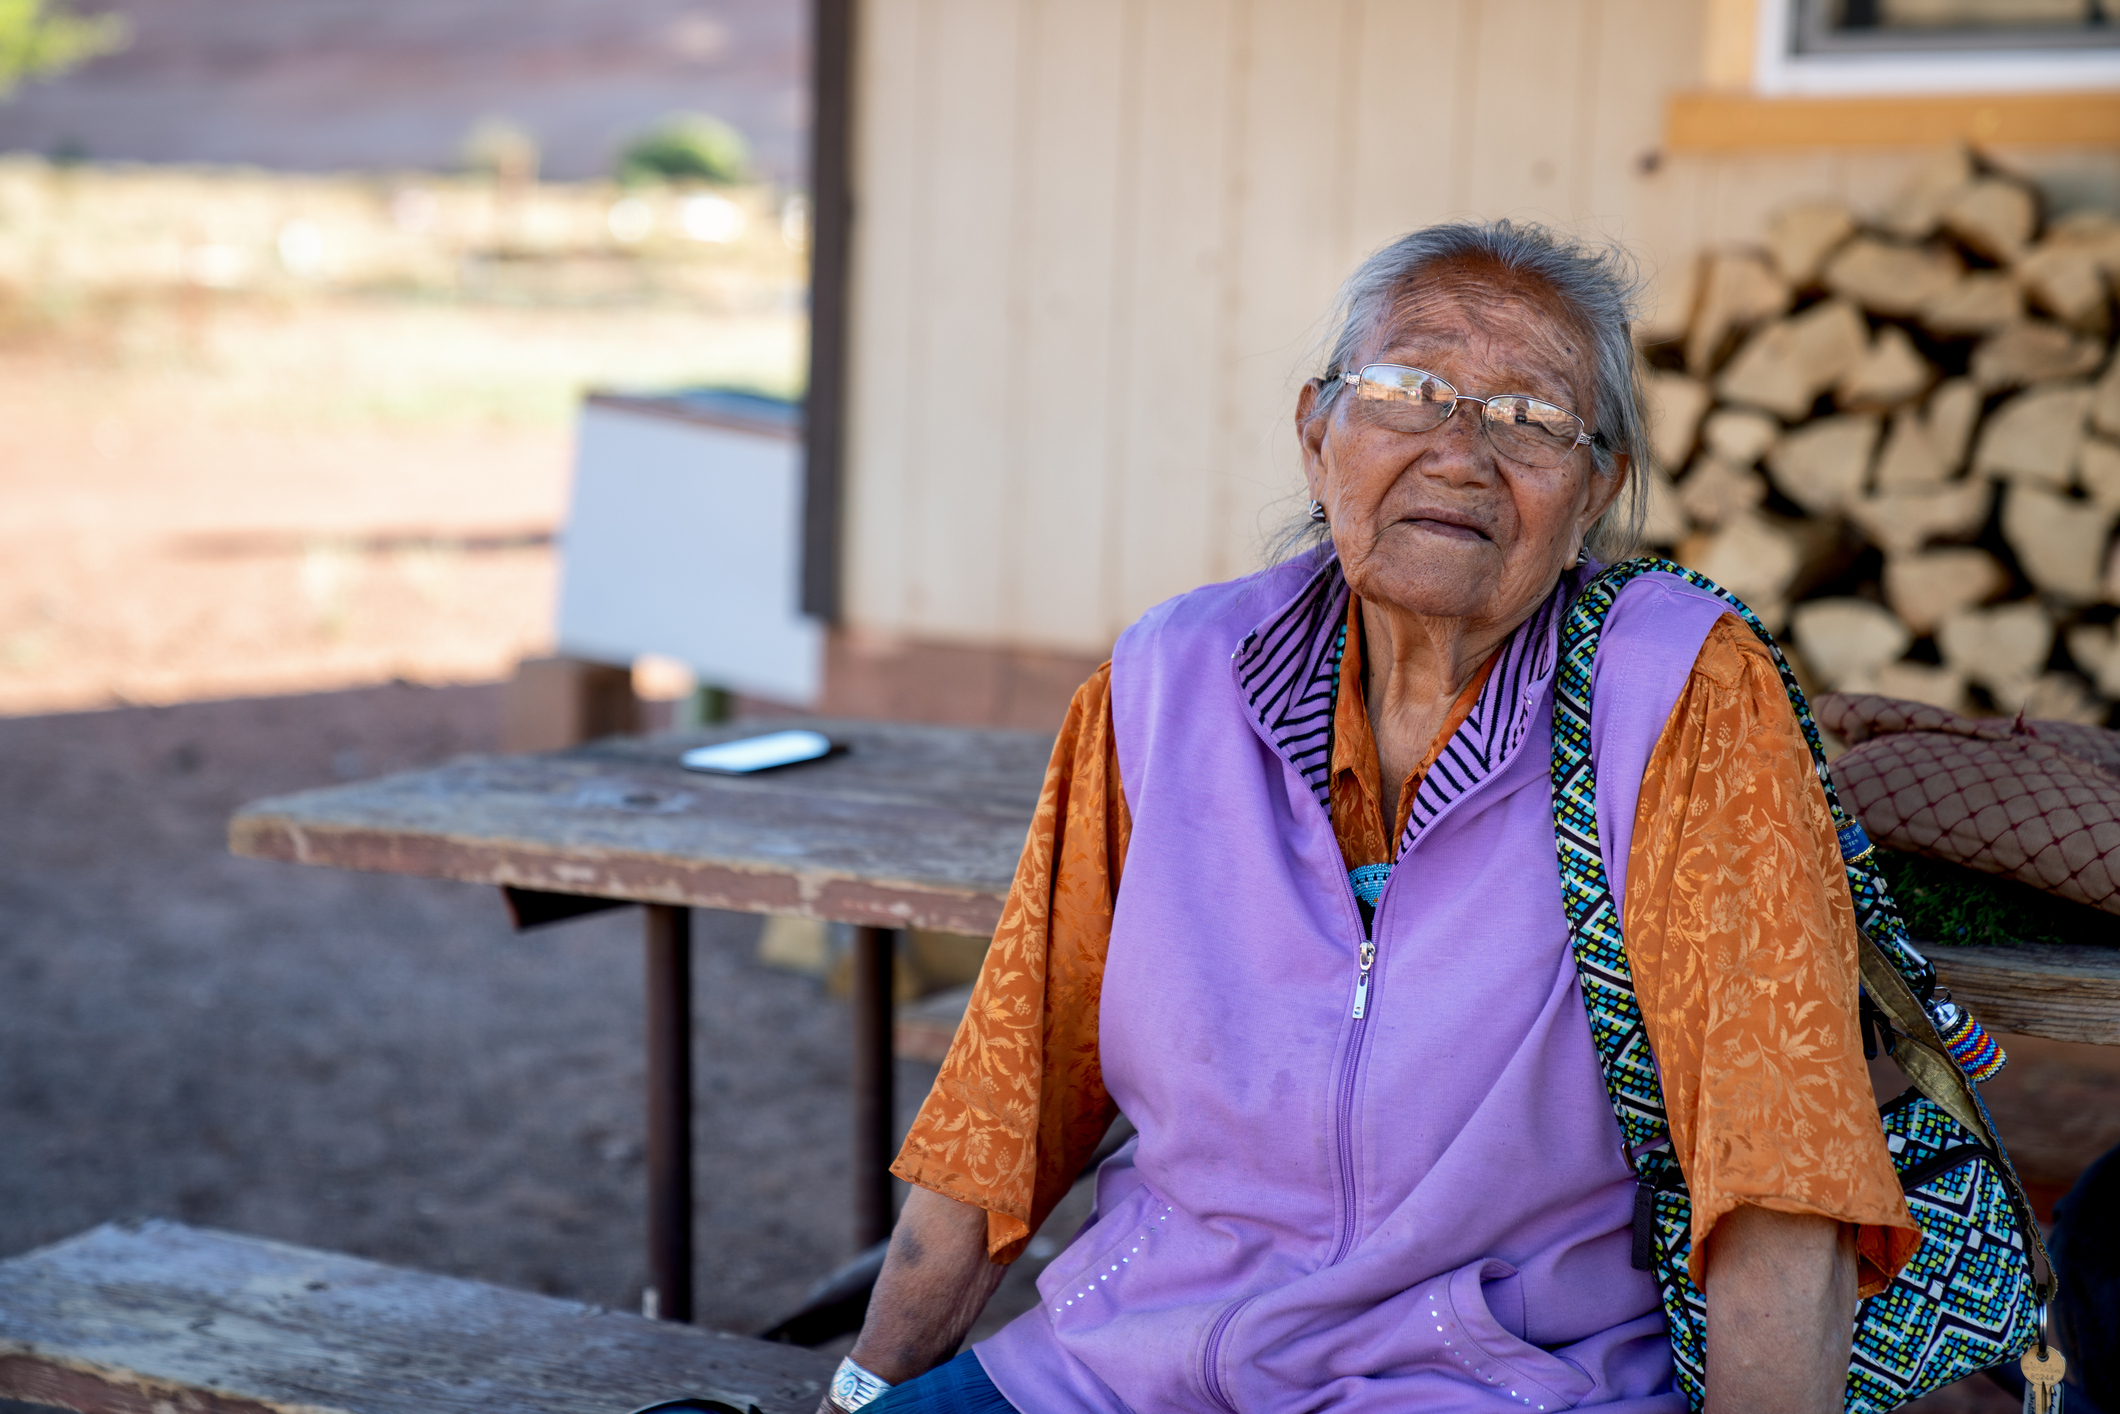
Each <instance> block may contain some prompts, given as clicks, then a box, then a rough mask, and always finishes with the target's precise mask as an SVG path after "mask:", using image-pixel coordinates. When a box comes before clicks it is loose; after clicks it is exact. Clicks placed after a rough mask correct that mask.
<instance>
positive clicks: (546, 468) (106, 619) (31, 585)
mask: <svg viewBox="0 0 2120 1414" xmlns="http://www.w3.org/2000/svg"><path fill="white" fill-rule="evenodd" d="M800 350H801V326H800V322H799V320H798V319H797V317H796V316H795V314H793V313H792V312H787V313H772V314H757V315H749V316H737V315H728V314H708V313H699V312H692V311H687V310H684V309H670V308H653V307H645V308H644V307H632V308H624V307H622V308H607V309H594V310H568V309H551V308H545V309H537V308H507V307H495V306H483V307H481V306H475V305H446V304H444V305H425V304H420V303H414V302H391V301H378V300H369V301H357V300H344V301H328V300H319V301H313V302H308V303H305V304H303V305H301V306H299V307H295V308H286V307H277V306H273V305H271V304H267V303H262V302H254V301H223V300H219V299H215V298H213V297H210V296H208V297H202V298H200V299H198V300H196V301H188V302H187V301H157V302H149V303H143V304H141V305H139V306H138V307H134V308H127V309H120V310H117V311H112V312H104V313H98V314H95V315H93V316H91V315H88V314H84V315H81V316H79V317H77V318H74V319H72V320H69V321H65V322H61V323H58V324H56V325H53V326H50V327H40V328H33V329H29V330H26V331H25V330H20V329H17V330H15V331H14V332H12V333H11V334H9V335H8V336H6V337H5V338H0V714H21V713H26V712H51V711H62V710H70V709H77V708H89V707H101V706H108V705H112V704H114V703H125V702H177V701H192V700H199V699H202V698H214V697H227V696H236V695H252V694H276V693H287V692H300V691H312V690H315V689H318V688H326V687H339V686H350V685H354V684H360V683H374V682H387V681H390V680H391V679H392V678H405V679H409V680H413V681H420V682H429V683H452V682H456V683H461V682H482V681H493V680H495V679H497V678H500V677H503V676H505V675H506V674H507V673H508V672H509V671H510V670H511V669H512V668H513V666H514V664H515V662H516V660H517V659H518V658H520V657H523V656H534V655H536V654H538V653H542V652H544V651H547V647H548V645H549V643H550V635H551V617H552V610H553V603H554V594H555V590H556V580H555V562H554V548H553V539H552V537H553V534H554V532H555V530H556V529H557V527H558V524H559V522H560V520H561V518H562V515H563V513H564V508H565V503H566V491H567V484H568V476H569V470H570V466H571V460H572V453H573V427H572V417H573V408H574V400H575V398H576V396H577V394H578V390H579V389H580V388H581V387H582V386H584V385H597V384H601V385H605V386H611V385H618V386H649V387H656V386H663V387H667V386H671V385H677V384H685V383H704V382H717V381H735V382H739V383H751V384H756V383H760V382H764V383H767V384H768V385H769V386H770V385H771V384H773V383H779V384H781V385H782V386H785V385H786V384H787V382H788V381H789V380H790V379H792V377H793V375H794V371H795V369H796V367H797V362H798V360H799V357H800Z"/></svg>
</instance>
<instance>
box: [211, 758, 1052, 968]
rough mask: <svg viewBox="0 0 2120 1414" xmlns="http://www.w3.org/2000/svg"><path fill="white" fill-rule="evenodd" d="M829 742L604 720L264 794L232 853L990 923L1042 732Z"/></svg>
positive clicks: (906, 919)
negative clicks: (738, 745) (826, 753)
mask: <svg viewBox="0 0 2120 1414" xmlns="http://www.w3.org/2000/svg"><path fill="white" fill-rule="evenodd" d="M811 725H815V726H817V727H818V728H819V729H820V730H823V731H825V732H827V733H828V734H829V735H831V736H832V738H833V739H834V740H835V741H840V742H844V743H845V744H846V745H847V746H848V747H849V748H850V749H849V751H848V752H847V754H845V755H843V756H835V757H833V758H831V759H829V760H826V761H820V762H813V763H809V764H806V765H801V766H790V767H787V768H785V769H783V770H779V771H773V772H768V773H765V774H763V775H759V776H753V777H724V776H707V775H701V774H698V773H696V772H690V771H685V770H683V769H682V768H680V767H679V765H678V757H679V756H680V755H682V753H683V752H684V750H685V749H686V748H687V747H690V746H695V745H698V744H699V743H701V742H703V741H709V740H720V739H726V738H728V737H732V736H741V735H746V734H750V733H754V732H756V731H757V730H758V727H757V725H756V724H755V723H754V724H747V725H743V726H733V727H726V728H720V729H716V730H713V731H707V732H695V733H682V734H673V735H670V736H662V737H655V738H651V739H646V740H628V739H618V740H613V741H609V742H601V743H596V744H593V745H591V746H587V747H582V748H579V749H577V750H574V751H568V752H561V753H555V754H552V755H543V756H518V757H497V758H496V757H472V758H466V759H464V760H461V761H457V762H453V763H451V764H449V765H447V766H443V767H439V768H437V769H434V770H428V771H419V772H413V773H410V774H407V775H401V776H391V777H386V778H384V779H382V780H378V781H364V782H360V783H357V784H353V785H347V786H335V787H331V788H328V789H324V790H314V791H305V792H302V793H300V794H297V795H288V796H280V797H277V798H275V799H272V800H265V801H259V802H257V803H255V804H253V805H250V806H247V807H245V808H244V809H243V810H242V811H240V812H238V813H237V815H236V816H235V818H234V819H233V820H232V821H230V824H229V847H230V848H231V849H233V850H234V851H235V852H236V853H237V854H241V855H248V856H250V857H253V858H259V859H276V860H283V861H286V862H290V863H300V864H322V865H330V866H333V867H336V868H343V869H364V870H372V871H377V872H383V873H396V874H416V875H421V876H424V877H429V878H442V879H454V880H458V881H461V882H466V883H481V884H509V885H513V886H515V887H518V888H528V889H542V890H548V891H551V892H554V893H569V894H580V895H587V896H591V897H599V898H623V899H629V900H636V901H640V902H651V903H674V904H686V905H690V906H693V907H700V908H726V909H734V910H738V911H742V912H749V913H781V914H798V915H803V916H807V917H815V918H827V919H833V920H837V921H841V922H848V923H861V924H869V925H874V926H879V927H918V928H939V929H944V930H947V931H952V932H962V933H986V932H991V931H992V929H993V926H994V924H995V922H996V921H997V920H998V919H999V917H1000V912H1001V905H1002V901H1003V899H1004V898H1005V897H1006V895H1007V892H1008V885H1009V880H1010V878H1011V876H1012V875H1013V874H1014V872H1015V867H1016V856H1017V854H1018V853H1019V851H1020V850H1021V849H1022V847H1023V836H1024V832H1025V830H1026V829H1027V828H1028V827H1029V824H1030V816H1031V811H1032V809H1033V808H1034V807H1035V805H1036V803H1037V798H1038V788H1039V785H1040V782H1041V781H1042V779H1043V773H1044V766H1045V758H1046V756H1047V754H1048V753H1049V752H1050V750H1051V738H1049V737H1045V736H1042V735H1039V734H1037V733H1033V732H998V731H980V730H972V729H968V728H942V727H913V726H903V725H895V724H884V723H873V722H818V723H813V724H811Z"/></svg>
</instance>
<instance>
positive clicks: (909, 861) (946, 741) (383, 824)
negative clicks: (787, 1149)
mask: <svg viewBox="0 0 2120 1414" xmlns="http://www.w3.org/2000/svg"><path fill="white" fill-rule="evenodd" d="M782 726H807V727H813V728H815V729H816V730H819V731H822V732H824V733H825V734H826V735H828V736H830V737H831V738H832V740H833V741H834V742H835V743H840V744H843V745H844V746H845V747H846V748H847V749H846V751H845V752H844V753H843V754H838V755H834V756H832V757H829V758H827V759H825V760H822V761H814V762H808V763H805V764H802V765H797V766H788V767H783V768H781V769H779V770H775V771H768V772H763V773H760V774H758V775H755V776H710V775H703V774H700V773H698V772H693V771H687V770H685V769H683V768H682V767H681V766H680V765H679V764H678V758H679V757H680V756H681V755H682V754H683V753H684V752H685V751H686V750H687V749H688V748H690V747H694V746H699V745H702V744H704V743H707V742H710V741H721V740H727V739H730V738H733V737H741V736H751V735H755V734H757V733H758V732H760V731H762V730H773V729H777V728H779V727H782ZM1051 749H1052V738H1051V737H1050V736H1046V735H1041V734H1039V733H1036V732H1005V731H987V730H976V729H972V728H963V727H926V726H908V725H900V724H890V723H878V722H840V721H801V722H785V723H782V722H772V723H764V724H761V723H757V722H747V723H744V724H741V725H734V726H726V727H719V728H713V729H709V730H705V731H697V732H687V733H672V734H669V735H662V736H655V737H649V738H612V739H610V740H606V741H600V742H595V743H592V744H590V745H588V746H582V747H577V748H574V749H572V750H568V751H559V752H552V753H547V754H542V755H534V756H500V757H471V758H466V759H464V760H459V761H455V762H452V763H450V764H448V765H445V766H439V767H435V768H433V769H430V770H424V771H415V772H411V773H408V774H405V775H398V776H389V777H385V778H383V779H381V780H374V781H362V782H357V783H354V784H351V785H344V786H333V787H329V788H327V789H323V790H312V791H303V792H301V793H299V794H295V795H286V796H279V797H276V798H274V799H271V800H262V801H259V802H257V803H255V804H253V805H249V806H246V807H244V808H243V809H242V810H241V811H239V812H237V814H236V815H235V817H234V819H233V820H231V821H230V823H229V846H230V848H231V849H233V850H234V851H235V852H236V853H237V854H241V855H248V856H250V857H252V858H256V859H276V860H284V861H286V862H289V863H294V864H323V865H330V866H333V867H335V868H341V869H365V870H374V871H379V872H383V873H392V874H414V875H420V876H423V877H427V878H437V879H454V880H458V881H460V882H464V883H475V884H498V885H502V886H504V887H506V888H509V889H511V890H515V891H518V892H517V894H516V895H515V900H516V903H517V906H518V913H519V915H521V914H527V915H529V916H530V917H532V918H552V917H563V916H566V915H567V914H568V913H574V912H583V911H587V910H588V909H590V908H593V907H596V906H598V901H601V902H604V903H608V904H613V905H615V904H622V903H638V904H645V905H646V906H647V920H646V933H647V1011H648V1027H647V1031H648V1035H647V1048H648V1066H647V1069H648V1153H647V1170H648V1173H647V1178H648V1271H649V1282H650V1287H651V1291H652V1293H653V1294H652V1297H651V1300H650V1304H651V1306H652V1308H653V1309H654V1311H655V1313H656V1314H659V1315H661V1316H664V1317H666V1318H668V1319H671V1320H689V1319H690V1318H691V1311H692V1265H693V1264H692V1252H691V1234H692V1177H691V1154H692V1123H691V1108H692V1105H691V1048H690V1037H691V1002H690V991H691V987H690V963H689V959H690V953H691V946H690V940H691V932H690V918H691V914H690V912H689V910H691V909H693V908H719V909H729V910H733V911H736V912H741V913H762V914H783V915H793V916H797V917H805V918H819V919H825V920H829V921H833V922H841V923H850V924H853V925H855V927H854V980H855V986H854V1002H853V1033H854V1131H855V1133H854V1186H855V1230H856V1238H857V1242H858V1244H859V1245H861V1246H867V1245H869V1244H870V1243H873V1242H877V1241H881V1240H882V1239H883V1238H884V1237H886V1236H888V1235H889V1232H890V1225H891V1218H892V1205H891V1189H890V1182H891V1180H890V1174H889V1165H890V1161H891V1157H892V1147H893V1146H892V1138H893V1130H892V1121H893V1108H894V1107H893V1096H892V1085H891V1073H892V1055H891V1036H892V1024H891V1023H892V998H891V980H892V979H891V970H892V955H893V952H894V947H893V943H892V936H891V934H892V930H894V929H902V928H933V929H939V930H943V931H948V932H958V933H971V934H977V935H987V934H991V933H992V931H993V928H994V925H995V923H996V922H997V921H998V920H999V919H1000V917H1001V907H1002V903H1003V901H1004V900H1005V898H1006V896H1007V893H1008V886H1009V880H1010V878H1011V877H1012V876H1013V875H1014V873H1015V869H1016V856H1017V855H1018V853H1019V852H1020V851H1021V850H1022V848H1023V837H1024V832H1025V831H1026V829H1027V828H1028V827H1029V824H1030V818H1031V812H1032V810H1033V808H1034V807H1035V806H1036V804H1037V800H1038V790H1039V786H1040V784H1041V782H1042V780H1043V778H1044V769H1045V760H1046V757H1047V755H1048V754H1049V753H1050V752H1051Z"/></svg>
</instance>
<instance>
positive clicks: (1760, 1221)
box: [1705, 1205, 1855, 1414]
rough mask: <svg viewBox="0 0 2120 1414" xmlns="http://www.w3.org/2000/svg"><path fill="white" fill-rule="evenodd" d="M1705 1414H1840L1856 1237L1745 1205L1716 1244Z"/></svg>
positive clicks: (1712, 1243) (1823, 1222) (1840, 1227)
mask: <svg viewBox="0 0 2120 1414" xmlns="http://www.w3.org/2000/svg"><path fill="white" fill-rule="evenodd" d="M1707 1294H1708V1402H1707V1406H1706V1410H1705V1414H1840V1410H1841V1409H1842V1408H1843V1407H1844V1406H1845V1403H1846V1387H1847V1381H1848V1355H1849V1351H1850V1348H1851V1347H1852V1346H1853V1344H1854V1333H1855V1230H1854V1229H1853V1228H1851V1227H1848V1226H1847V1225H1846V1224H1844V1223H1838V1222H1835V1221H1834V1220H1833V1219H1831V1218H1821V1217H1813V1216H1811V1215H1809V1214H1797V1213H1777V1212H1772V1211H1770V1210H1768V1209H1766V1208H1755V1207H1751V1206H1749V1205H1746V1206H1740V1207H1738V1208H1735V1209H1733V1210H1731V1211H1730V1212H1728V1213H1726V1214H1724V1215H1723V1217H1722V1219H1721V1221H1719V1222H1717V1223H1716V1225H1715V1231H1714V1232H1713V1233H1712V1234H1711V1235H1710V1236H1709V1239H1708V1293H1707Z"/></svg>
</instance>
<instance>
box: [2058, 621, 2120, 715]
mask: <svg viewBox="0 0 2120 1414" xmlns="http://www.w3.org/2000/svg"><path fill="white" fill-rule="evenodd" d="M2068 655H2069V657H2071V658H2074V659H2075V660H2076V666H2077V667H2079V668H2081V669H2083V670H2084V671H2085V672H2087V673H2089V674H2090V675H2091V681H2092V682H2094V683H2096V684H2097V685H2098V690H2099V691H2100V692H2102V693H2104V694H2105V695H2106V696H2107V697H2120V639H2116V638H2115V637H2114V635H2113V625H2111V624H2078V625H2076V627H2074V628H2072V629H2070V630H2069V631H2068Z"/></svg>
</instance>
